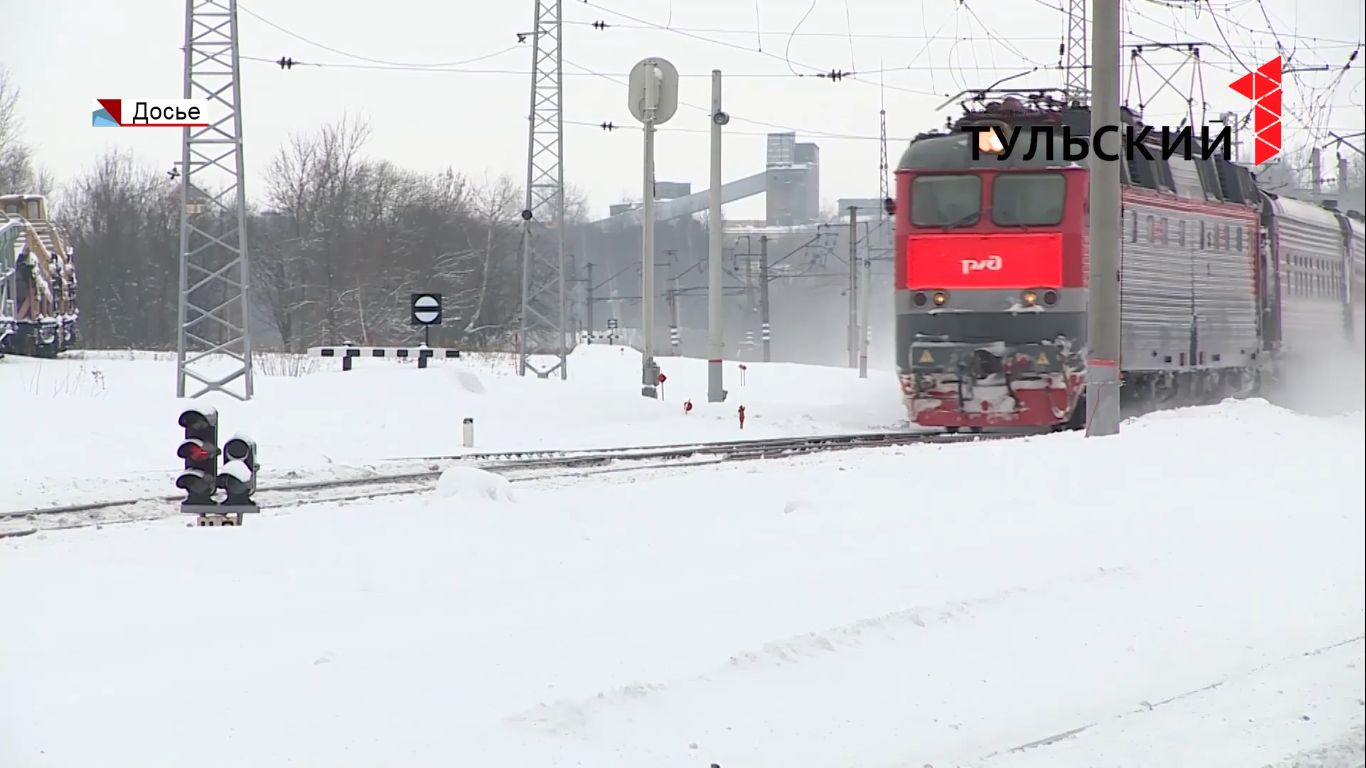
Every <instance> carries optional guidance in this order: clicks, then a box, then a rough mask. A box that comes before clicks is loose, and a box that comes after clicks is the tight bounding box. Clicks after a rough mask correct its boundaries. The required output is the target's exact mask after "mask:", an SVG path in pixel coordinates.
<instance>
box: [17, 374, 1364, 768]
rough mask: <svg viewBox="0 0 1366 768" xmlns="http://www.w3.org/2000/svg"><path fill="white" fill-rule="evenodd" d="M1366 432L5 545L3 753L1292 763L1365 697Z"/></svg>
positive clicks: (1244, 416)
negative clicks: (508, 509) (513, 509)
mask: <svg viewBox="0 0 1366 768" xmlns="http://www.w3.org/2000/svg"><path fill="white" fill-rule="evenodd" d="M1364 438H1366V425H1363V423H1362V419H1361V417H1360V415H1357V416H1354V417H1333V418H1314V417H1307V416H1298V415H1295V414H1293V413H1290V412H1288V411H1285V410H1284V409H1281V408H1277V407H1274V406H1272V405H1269V404H1267V403H1265V402H1260V401H1245V402H1230V403H1225V404H1222V405H1219V406H1216V407H1213V408H1208V409H1187V410H1184V411H1175V412H1170V413H1162V414H1155V415H1153V416H1150V417H1146V418H1143V419H1140V420H1138V421H1136V422H1129V423H1127V424H1126V425H1125V428H1124V431H1123V432H1122V433H1121V434H1120V435H1119V436H1117V437H1113V438H1104V439H1097V440H1086V439H1084V438H1082V437H1081V436H1080V435H1076V434H1057V435H1047V436H1041V437H1036V438H1029V439H1025V440H1019V441H1003V442H992V443H983V444H978V445H969V444H958V445H938V446H931V445H925V446H909V447H902V448H894V449H884V450H863V451H851V452H841V453H837V454H830V455H825V456H809V457H804V458H800V459H793V460H787V461H781V462H746V463H736V464H729V465H727V464H723V465H719V466H711V467H708V468H706V469H695V470H689V471H681V472H680V471H672V472H668V473H664V472H661V473H659V474H657V475H655V476H648V475H647V476H641V475H600V476H597V479H596V480H593V481H591V482H585V481H583V480H580V481H578V482H576V483H573V484H570V483H569V481H558V483H557V485H556V486H555V487H549V486H547V487H529V486H524V485H520V484H519V485H518V486H517V491H518V498H519V501H520V504H519V507H518V512H517V514H515V515H501V514H482V515H460V514H451V513H450V509H451V507H450V502H449V501H447V500H446V499H440V498H437V499H432V500H430V501H423V500H410V501H406V502H402V503H400V502H395V501H392V500H391V501H387V502H383V503H379V502H377V503H373V504H368V505H357V504H346V505H338V506H335V507H325V508H320V507H313V508H302V509H298V510H288V509H282V510H266V511H265V512H263V513H262V514H261V515H260V516H259V517H253V518H252V519H251V520H249V521H248V523H247V525H246V526H244V527H243V528H241V529H235V530H234V529H196V528H191V527H186V526H185V524H184V522H183V521H180V520H174V521H162V522H157V523H148V524H134V525H127V526H117V527H109V528H106V529H105V530H100V531H95V530H80V531H65V532H60V533H54V532H48V533H39V534H36V535H34V536H30V537H26V538H22V539H14V540H4V541H0V605H3V606H4V607H5V608H4V618H5V629H4V631H2V632H0V660H4V661H0V692H3V694H0V765H6V766H8V765H16V766H44V767H45V768H48V767H50V768H65V767H66V766H85V765H111V766H112V765H149V764H154V765H196V766H202V767H203V768H216V767H217V766H237V765H252V766H260V767H261V768H273V767H274V766H285V765H347V766H350V765H356V766H360V765H404V766H419V767H420V766H443V765H454V764H462V763H465V762H470V761H471V760H474V761H475V762H478V763H480V764H485V765H498V766H557V765H588V766H594V768H618V767H620V768H634V767H636V766H653V767H657V768H697V766H706V765H708V764H710V763H712V762H715V763H718V764H719V765H721V766H723V767H724V768H755V767H769V766H773V767H775V768H776V767H778V766H781V767H782V768H808V767H809V768H825V767H826V766H859V768H892V766H924V765H933V766H953V765H961V766H988V767H989V768H1022V767H1024V766H1049V768H1091V767H1092V766H1097V765H1123V766H1124V767H1125V768H1148V767H1149V766H1152V768H1166V766H1173V765H1198V766H1200V767H1201V768H1246V767H1247V766H1260V765H1267V764H1286V765H1289V764H1290V763H1284V762H1283V761H1285V760H1287V759H1290V758H1292V757H1293V756H1295V755H1301V754H1319V755H1322V754H1329V753H1338V752H1341V751H1342V750H1341V749H1340V745H1341V743H1342V741H1343V739H1344V738H1346V739H1350V738H1351V737H1352V735H1353V734H1354V733H1359V732H1358V731H1354V729H1357V728H1360V727H1361V726H1362V723H1363V708H1362V700H1363V697H1364V696H1366V691H1363V678H1362V670H1363V668H1366V656H1363V650H1362V649H1363V645H1362V636H1363V634H1366V618H1363V617H1364V616H1366V584H1364V583H1363V579H1362V573H1363V572H1364V571H1366V554H1364V552H1363V545H1362V541H1363V538H1364V537H1366V524H1364V521H1363V508H1366V489H1364V488H1363V483H1362V468H1363V465H1364V464H1366V439H1364ZM453 477H454V476H453ZM451 482H452V483H454V482H455V481H454V480H452V481H451ZM458 485H460V487H461V489H462V490H463V489H465V488H468V487H469V486H470V485H473V486H475V487H476V488H477V487H478V483H475V482H472V478H471V477H470V476H469V475H468V473H466V475H465V477H464V479H463V480H462V481H461V482H460V483H458ZM794 503H795V504H794ZM789 508H791V510H792V511H791V512H789V513H786V514H785V513H784V510H786V509H789ZM73 734H78V736H79V737H73ZM1358 742H1359V739H1358ZM1358 754H1359V753H1358ZM472 756H474V757H472Z"/></svg>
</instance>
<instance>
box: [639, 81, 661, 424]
mask: <svg viewBox="0 0 1366 768" xmlns="http://www.w3.org/2000/svg"><path fill="white" fill-rule="evenodd" d="M649 80H650V82H653V81H654V78H650V79H649ZM646 92H647V94H648V93H650V92H654V93H655V94H656V96H657V94H658V88H647V89H646ZM645 103H646V115H648V116H653V112H654V105H655V104H656V103H657V102H656V101H655V100H652V99H650V98H649V96H648V95H647V97H646V102H645ZM642 190H643V192H644V197H645V205H644V210H642V211H641V215H642V219H641V225H642V230H643V231H642V233H641V238H640V252H641V258H640V261H641V263H640V282H641V286H640V325H641V335H642V338H641V347H640V350H641V361H640V362H641V366H640V369H641V370H640V394H641V395H643V396H644V397H656V396H657V395H656V393H655V385H656V381H655V376H656V374H655V127H654V124H653V123H651V122H646V123H645V180H644V183H643V185H642Z"/></svg>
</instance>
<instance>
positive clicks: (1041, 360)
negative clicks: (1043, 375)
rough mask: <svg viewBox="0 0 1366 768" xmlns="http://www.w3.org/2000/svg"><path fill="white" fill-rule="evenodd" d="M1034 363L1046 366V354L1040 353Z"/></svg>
mask: <svg viewBox="0 0 1366 768" xmlns="http://www.w3.org/2000/svg"><path fill="white" fill-rule="evenodd" d="M1034 362H1036V363H1038V364H1039V365H1048V354H1047V353H1044V352H1040V353H1039V357H1038V359H1036V360H1035V361H1034Z"/></svg>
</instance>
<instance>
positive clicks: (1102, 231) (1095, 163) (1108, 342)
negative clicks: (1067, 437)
mask: <svg viewBox="0 0 1366 768" xmlns="http://www.w3.org/2000/svg"><path fill="white" fill-rule="evenodd" d="M1119 4H1120V0H1094V5H1093V7H1092V28H1091V66H1092V68H1093V70H1094V73H1093V74H1094V77H1093V79H1092V82H1091V87H1092V88H1093V89H1094V90H1093V91H1092V100H1093V101H1092V105H1091V115H1092V121H1091V132H1092V135H1093V136H1094V135H1095V133H1096V132H1097V131H1098V130H1099V129H1101V128H1103V127H1108V126H1118V125H1119V124H1120V122H1119V118H1120V115H1119V97H1120V93H1119V51H1120V40H1119ZM1107 133H1108V132H1107ZM1109 152H1111V153H1113V154H1112V155H1111V156H1112V157H1115V158H1118V157H1119V156H1120V155H1121V154H1123V152H1122V148H1121V147H1120V141H1119V134H1118V133H1116V134H1115V136H1114V144H1113V146H1111V147H1110V148H1109ZM1119 162H1120V161H1119V160H1118V159H1115V160H1104V159H1101V153H1100V152H1099V151H1098V147H1096V146H1092V147H1091V160H1090V176H1091V181H1090V187H1091V189H1090V204H1091V212H1090V218H1091V222H1090V242H1091V263H1090V273H1089V275H1088V286H1089V301H1088V303H1089V306H1088V308H1087V313H1086V317H1087V347H1088V349H1087V361H1086V435H1087V436H1088V437H1091V436H1105V435H1114V434H1118V433H1119V363H1120V340H1119V206H1120V188H1119Z"/></svg>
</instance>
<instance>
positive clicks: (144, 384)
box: [0, 346, 905, 512]
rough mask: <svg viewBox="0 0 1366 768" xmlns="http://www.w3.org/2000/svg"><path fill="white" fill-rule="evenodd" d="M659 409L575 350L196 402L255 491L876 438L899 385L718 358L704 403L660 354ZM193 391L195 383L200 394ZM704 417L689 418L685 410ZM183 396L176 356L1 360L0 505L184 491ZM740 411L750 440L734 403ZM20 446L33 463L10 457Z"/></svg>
mask: <svg viewBox="0 0 1366 768" xmlns="http://www.w3.org/2000/svg"><path fill="white" fill-rule="evenodd" d="M659 362H660V365H661V368H662V370H663V371H664V373H665V375H666V376H667V377H668V381H667V382H665V385H664V392H663V394H664V398H663V401H662V402H661V401H651V400H648V399H646V398H643V397H641V396H640V383H639V382H640V353H639V352H636V351H634V350H629V349H626V348H624V347H608V346H591V347H587V346H580V347H579V348H578V349H577V350H576V351H575V352H574V354H573V355H571V357H570V360H569V370H570V377H569V379H568V380H567V381H561V380H560V379H559V378H558V374H554V375H552V377H551V378H549V379H538V378H536V377H535V376H534V375H533V376H529V377H525V378H524V377H520V376H517V375H516V369H515V367H514V365H515V363H514V358H512V357H510V356H506V357H500V358H490V357H476V358H474V359H471V360H468V361H455V360H450V361H439V362H434V363H432V365H431V367H429V368H427V369H426V370H418V368H417V366H416V365H415V364H414V363H398V362H395V361H385V360H362V361H359V362H357V363H356V367H355V368H354V369H353V370H351V371H348V372H342V370H341V362H340V361H339V360H323V359H320V358H304V357H282V356H281V357H275V356H267V357H263V358H262V359H261V360H260V361H258V365H257V367H256V382H255V383H256V392H255V397H254V398H253V399H252V400H251V401H250V402H247V403H241V402H238V401H237V400H235V399H233V398H231V397H227V396H224V395H212V396H207V397H205V398H203V400H204V401H205V402H209V403H212V404H213V405H215V406H217V407H218V409H219V437H220V440H227V438H228V437H229V436H231V435H232V433H233V432H236V431H239V430H240V431H245V432H247V433H249V434H250V435H251V436H252V437H254V438H255V439H256V441H257V443H258V444H259V446H260V461H261V465H262V466H261V482H262V483H263V484H270V483H276V482H284V481H290V480H293V479H296V478H301V477H307V478H309V479H322V478H327V477H348V476H357V477H358V476H363V475H364V474H365V473H367V472H369V471H372V470H374V469H383V468H384V467H385V466H386V465H385V463H384V462H385V461H386V460H391V459H401V458H408V457H421V456H449V455H453V454H460V453H462V452H464V449H463V448H462V446H461V436H462V435H461V425H462V422H463V420H464V419H465V418H467V417H468V418H473V419H474V420H475V439H476V443H475V450H479V451H500V450H521V449H527V448H590V447H591V448H598V447H609V446H615V445H651V444H655V445H657V444H669V443H685V442H693V441H701V440H733V439H741V438H762V437H777V436H786V435H806V434H818V433H831V432H853V431H882V430H886V429H889V428H890V429H895V428H899V427H900V426H902V425H904V423H905V411H904V409H903V408H902V406H901V402H900V391H899V390H898V388H897V383H896V379H895V377H894V376H892V375H891V374H889V373H886V372H876V371H875V372H873V373H871V374H870V375H869V378H867V379H859V378H858V375H857V372H856V371H853V370H849V369H842V368H824V367H818V366H806V365H789V364H781V363H754V362H750V363H746V364H745V365H746V366H747V368H748V370H747V371H745V378H744V382H743V383H742V382H741V380H740V371H739V370H738V367H737V365H738V364H737V363H734V362H729V363H727V364H726V387H727V389H728V390H729V391H730V396H729V398H728V399H727V401H726V402H725V403H720V404H709V403H707V381H706V362H705V361H703V360H696V359H686V358H668V357H665V358H659ZM191 389H193V382H192V383H191ZM687 399H691V401H692V403H693V406H694V409H693V411H692V413H690V414H688V415H686V416H685V415H684V413H683V402H684V400H687ZM187 402H188V401H185V400H177V399H176V398H175V356H174V354H173V353H172V354H166V353H160V354H152V353H140V352H139V353H129V352H123V353H119V352H77V353H72V354H71V355H70V356H68V357H65V358H63V359H60V360H36V359H32V358H22V357H15V356H10V357H6V358H4V359H0V403H3V404H4V405H3V406H0V412H3V413H4V421H5V424H4V427H3V430H4V431H3V432H0V441H3V445H4V446H5V450H6V453H7V454H8V456H9V458H10V460H8V461H5V462H0V512H5V511H18V510H26V509H35V508H39V507H45V506H51V505H54V504H74V503H80V502H89V501H101V500H109V499H111V498H136V497H141V496H151V495H162V494H174V493H176V488H175V487H174V484H173V483H174V479H175V474H176V472H177V471H178V470H179V469H180V468H181V467H182V463H181V460H180V459H179V458H177V457H176V453H175V452H176V448H177V446H179V445H180V441H181V439H182V436H183V434H184V433H183V430H182V429H181V427H180V426H179V424H178V423H177V419H178V418H179V415H180V409H181V407H182V406H183V405H185V404H187ZM740 405H744V406H745V410H746V421H745V427H744V431H743V432H742V431H741V430H740V428H739V421H738V419H737V418H736V409H737V408H738V407H739V406H740ZM15 448H18V449H19V451H21V452H22V455H23V457H24V460H23V461H17V462H16V461H14V460H13V458H14V456H15V453H16V451H15V450H14V449H15Z"/></svg>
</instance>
